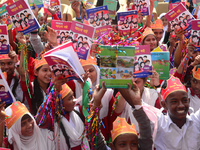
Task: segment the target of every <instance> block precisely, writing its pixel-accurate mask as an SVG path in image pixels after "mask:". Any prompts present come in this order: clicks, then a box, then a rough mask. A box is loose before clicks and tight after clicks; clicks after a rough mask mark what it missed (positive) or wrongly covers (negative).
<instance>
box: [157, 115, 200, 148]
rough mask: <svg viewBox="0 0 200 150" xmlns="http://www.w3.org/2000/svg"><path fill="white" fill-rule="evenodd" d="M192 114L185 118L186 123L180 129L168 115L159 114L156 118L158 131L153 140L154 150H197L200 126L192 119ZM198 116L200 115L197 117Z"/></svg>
mask: <svg viewBox="0 0 200 150" xmlns="http://www.w3.org/2000/svg"><path fill="white" fill-rule="evenodd" d="M193 115H194V114H191V116H188V115H187V117H186V123H185V124H184V125H183V127H182V128H181V129H180V128H179V127H178V126H177V125H176V124H174V123H173V122H172V120H171V118H170V117H169V115H168V114H167V115H163V114H161V115H160V116H159V118H158V129H157V134H156V138H155V142H154V145H155V148H156V150H199V149H200V146H199V143H198V142H199V141H200V124H198V121H199V119H200V118H199V119H197V117H196V119H193V117H195V116H193ZM199 116H200V115H199Z"/></svg>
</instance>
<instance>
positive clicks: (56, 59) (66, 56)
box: [44, 42, 85, 81]
mask: <svg viewBox="0 0 200 150" xmlns="http://www.w3.org/2000/svg"><path fill="white" fill-rule="evenodd" d="M44 58H45V59H46V61H47V63H48V64H49V67H50V68H51V70H52V72H53V73H54V75H55V76H56V75H59V74H61V73H63V74H64V75H65V78H68V79H69V80H73V79H76V80H81V81H83V79H82V77H81V75H82V74H84V73H85V72H84V70H83V67H82V66H81V63H80V61H79V58H78V56H77V54H76V52H75V50H74V47H73V44H72V42H67V43H64V44H62V45H60V46H58V47H56V48H54V49H52V50H50V51H48V52H46V53H45V55H44Z"/></svg>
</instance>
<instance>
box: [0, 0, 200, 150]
mask: <svg viewBox="0 0 200 150" xmlns="http://www.w3.org/2000/svg"><path fill="white" fill-rule="evenodd" d="M18 1H20V0H18ZM104 1H105V0H97V1H96V3H95V4H93V6H96V7H99V6H103V3H104ZM0 2H1V1H0ZM70 2H71V8H72V9H73V11H74V12H75V15H76V17H75V18H74V19H75V20H76V21H79V22H82V23H85V24H89V23H90V24H92V25H93V26H94V27H95V28H96V27H98V26H100V25H102V24H103V25H111V29H110V30H111V31H108V32H112V31H113V32H112V33H114V34H109V33H107V35H106V36H108V38H107V40H108V39H113V41H114V40H115V44H116V43H118V44H120V40H124V38H126V37H125V36H124V35H123V34H120V32H119V30H120V29H122V28H124V27H125V28H128V29H129V30H130V33H129V32H128V34H129V39H130V38H131V40H132V42H133V44H132V45H131V44H130V43H131V42H129V44H128V46H135V45H137V44H138V45H149V47H150V51H153V50H154V49H155V48H157V47H158V46H160V45H163V46H165V47H166V49H167V51H168V52H169V54H170V59H169V61H170V69H173V70H175V71H174V73H173V74H171V75H170V77H169V78H168V80H161V79H160V78H159V74H158V73H157V70H154V69H152V71H150V72H151V73H152V75H149V76H148V77H143V78H136V77H135V76H134V75H132V79H130V80H131V84H130V83H127V86H128V88H115V89H111V88H106V84H105V82H104V81H103V82H102V83H101V85H102V87H101V88H100V86H99V84H100V80H99V79H100V76H101V71H100V66H99V61H100V57H99V53H100V51H99V45H106V44H105V43H106V42H105V41H101V42H98V41H99V40H100V38H102V36H99V37H98V40H97V39H93V41H91V43H92V45H91V49H90V54H89V56H88V59H87V60H83V59H80V62H78V63H81V65H82V67H83V69H84V72H85V74H82V75H81V77H82V79H83V80H82V81H80V80H69V79H68V78H66V77H67V75H71V76H73V75H74V74H75V71H74V70H71V69H69V68H68V67H67V66H63V68H62V70H59V69H58V68H57V66H59V64H57V65H54V66H52V67H51V68H50V67H49V64H48V63H47V61H46V59H45V57H44V55H45V53H46V52H48V51H50V50H52V49H54V48H56V47H57V46H59V45H62V44H65V43H67V42H72V43H73V45H74V48H75V49H76V48H78V47H79V45H80V44H82V45H84V44H85V45H87V49H88V48H89V45H88V38H87V37H83V36H80V37H79V38H78V41H75V42H74V41H73V37H74V36H76V34H74V33H73V32H71V31H66V32H64V31H62V32H56V31H55V30H54V29H53V28H52V27H51V20H50V21H49V20H48V21H47V18H48V15H47V14H46V13H44V14H43V13H41V11H40V9H39V8H38V7H37V6H36V5H35V4H34V7H35V8H34V9H33V10H32V11H33V14H34V15H35V18H37V21H38V23H39V25H40V28H38V29H36V30H34V31H31V32H29V33H28V34H26V35H24V34H23V33H22V31H24V30H26V29H27V28H28V27H29V26H30V19H33V17H31V16H30V15H31V14H29V13H27V11H26V10H25V11H24V12H23V13H21V14H20V16H19V15H16V16H12V17H11V16H8V15H4V16H0V20H1V21H0V24H7V25H8V24H11V22H9V21H10V20H9V19H10V18H12V20H13V27H12V28H11V29H9V30H8V36H9V40H8V39H6V38H5V37H4V36H3V35H2V36H1V39H0V52H1V51H2V45H6V42H7V41H9V45H8V46H9V49H10V51H9V53H8V54H1V53H0V69H1V71H2V72H3V74H4V78H5V80H6V81H7V85H8V86H9V88H10V91H11V94H12V95H13V96H14V98H15V100H16V101H15V100H14V102H13V103H6V102H5V101H4V98H3V97H2V95H3V94H5V89H7V88H6V86H4V85H3V84H2V83H0V147H4V148H8V149H12V150H90V149H98V150H110V149H112V150H151V149H156V150H199V149H200V110H199V108H200V51H199V49H198V48H197V44H196V43H194V39H190V38H186V31H185V29H186V28H187V27H188V26H189V24H188V22H187V19H189V17H190V16H189V15H187V16H184V15H185V14H183V16H180V17H179V20H177V21H178V22H179V23H178V25H179V26H180V28H176V27H177V26H176V25H177V24H175V23H174V22H173V21H168V20H167V18H166V17H165V15H166V13H167V12H162V13H161V14H160V15H159V17H157V14H156V13H154V14H153V9H155V7H156V6H155V4H156V0H150V1H149V4H150V6H149V7H148V5H147V3H146V1H145V0H143V1H139V2H138V1H137V2H136V1H131V0H127V2H126V5H127V11H130V9H136V10H137V17H135V18H131V17H129V18H130V20H128V19H127V20H126V19H124V20H123V21H122V20H121V21H119V22H118V21H117V15H116V17H115V18H114V19H111V18H109V13H106V14H104V13H103V11H102V12H100V13H98V15H97V16H92V17H91V16H90V17H91V18H88V16H87V14H86V9H87V5H91V3H85V2H82V1H79V0H73V1H70ZM1 3H2V2H1ZM169 3H171V2H169ZM131 4H132V5H131ZM131 6H132V7H131ZM120 7H121V6H120V3H119V1H118V0H116V10H115V11H114V13H115V12H117V11H118V10H119V8H120ZM186 7H187V9H188V11H190V12H191V14H192V15H193V17H194V18H196V19H199V18H200V13H199V6H198V4H197V5H196V3H194V4H193V2H192V1H190V3H186ZM59 9H60V8H59V7H57V6H56V7H55V8H54V7H48V9H47V10H48V11H49V12H50V16H51V17H52V20H56V21H59V20H60V18H61V19H62V20H63V21H71V20H70V17H69V15H66V14H62V13H60V10H59ZM143 9H147V11H148V10H149V12H150V13H149V15H148V16H144V13H143V12H142V10H143ZM39 11H40V12H39ZM65 15H66V16H65ZM29 16H30V17H29ZM6 18H7V20H6ZM107 21H108V22H107ZM7 22H8V23H7ZM184 22H185V23H184ZM118 23H119V24H118ZM135 24H136V25H135ZM122 25H123V26H122ZM126 26H127V27H126ZM118 27H119V28H118ZM132 28H137V29H138V30H137V31H139V32H138V35H137V38H135V37H134V38H133V37H132V35H133V34H132ZM118 29H119V30H118ZM89 32H90V31H89ZM198 32H199V31H194V32H193V33H196V34H197V33H198ZM0 33H1V31H0ZM73 34H74V35H73ZM116 35H118V37H119V38H118V37H116ZM77 36H78V35H77ZM191 37H192V38H194V37H196V38H197V40H199V37H198V36H197V35H193V36H191ZM127 40H128V39H127ZM116 41H117V42H116ZM123 42H124V41H123ZM125 42H126V41H125ZM107 45H109V44H107ZM121 46H122V45H121ZM125 46H127V45H125ZM75 52H77V51H76V50H75ZM116 55H117V54H116ZM72 59H73V58H72ZM134 59H135V58H134ZM118 63H119V64H120V63H124V62H123V60H122V59H121V61H119V62H118ZM147 63H148V64H149V63H150V60H148V59H147V56H146V55H144V56H143V57H142V56H141V57H138V59H137V62H135V63H133V66H132V68H134V70H135V71H134V73H135V72H136V73H137V71H143V68H144V66H145V65H147ZM52 70H53V71H52ZM1 78H2V77H1V74H0V79H1ZM0 149H1V148H0Z"/></svg>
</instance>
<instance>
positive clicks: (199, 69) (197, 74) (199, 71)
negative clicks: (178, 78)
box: [192, 65, 200, 80]
mask: <svg viewBox="0 0 200 150" xmlns="http://www.w3.org/2000/svg"><path fill="white" fill-rule="evenodd" d="M192 75H193V77H194V78H195V79H197V80H200V65H197V66H195V67H194V68H193V69H192Z"/></svg>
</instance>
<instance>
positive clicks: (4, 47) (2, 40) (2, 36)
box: [0, 25, 10, 55]
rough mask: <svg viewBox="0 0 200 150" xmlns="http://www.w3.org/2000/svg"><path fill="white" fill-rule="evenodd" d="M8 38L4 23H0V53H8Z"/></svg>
mask: <svg viewBox="0 0 200 150" xmlns="http://www.w3.org/2000/svg"><path fill="white" fill-rule="evenodd" d="M9 50H10V48H9V38H8V31H7V26H6V25H0V55H1V54H8V53H9Z"/></svg>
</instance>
